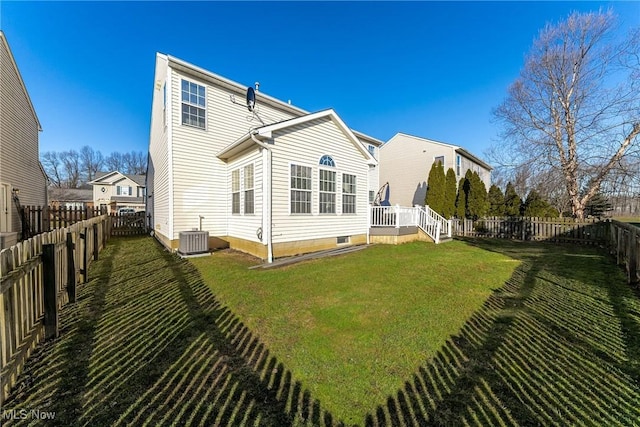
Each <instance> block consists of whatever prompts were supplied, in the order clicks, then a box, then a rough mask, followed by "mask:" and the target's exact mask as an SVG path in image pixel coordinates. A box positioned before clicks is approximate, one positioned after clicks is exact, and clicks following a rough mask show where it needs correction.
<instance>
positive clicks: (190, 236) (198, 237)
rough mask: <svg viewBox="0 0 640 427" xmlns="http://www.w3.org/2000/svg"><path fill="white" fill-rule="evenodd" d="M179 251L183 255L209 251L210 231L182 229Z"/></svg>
mask: <svg viewBox="0 0 640 427" xmlns="http://www.w3.org/2000/svg"><path fill="white" fill-rule="evenodd" d="M178 252H179V253H180V254H182V255H196V254H202V253H207V252H209V232H208V231H181V232H180V234H179V246H178Z"/></svg>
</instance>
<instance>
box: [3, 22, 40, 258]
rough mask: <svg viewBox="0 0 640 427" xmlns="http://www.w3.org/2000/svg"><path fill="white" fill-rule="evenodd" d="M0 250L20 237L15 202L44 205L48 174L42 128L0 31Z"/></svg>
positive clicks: (18, 214)
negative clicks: (41, 153)
mask: <svg viewBox="0 0 640 427" xmlns="http://www.w3.org/2000/svg"><path fill="white" fill-rule="evenodd" d="M0 106H1V108H2V110H1V114H0V249H1V248H5V247H8V246H11V245H13V244H15V243H17V241H18V240H19V238H20V236H21V231H22V223H21V219H20V212H19V211H18V203H19V204H21V205H22V206H26V205H34V206H46V205H47V176H46V174H45V172H44V169H42V165H41V164H40V160H39V147H38V133H39V132H40V131H41V130H42V128H41V126H40V121H39V120H38V116H37V115H36V112H35V110H34V108H33V104H32V103H31V99H30V97H29V93H28V92H27V88H26V87H25V85H24V81H23V80H22V76H21V75H20V71H19V70H18V66H17V64H16V61H15V59H14V57H13V54H12V53H11V49H10V48H9V44H8V43H7V39H6V38H5V35H4V33H3V32H2V31H0Z"/></svg>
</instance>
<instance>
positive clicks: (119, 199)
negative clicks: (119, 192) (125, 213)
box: [111, 196, 144, 203]
mask: <svg viewBox="0 0 640 427" xmlns="http://www.w3.org/2000/svg"><path fill="white" fill-rule="evenodd" d="M111 201H112V202H120V203H144V197H127V196H111Z"/></svg>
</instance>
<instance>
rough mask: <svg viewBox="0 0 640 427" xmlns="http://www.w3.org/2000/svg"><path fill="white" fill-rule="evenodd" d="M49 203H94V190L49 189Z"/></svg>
mask: <svg viewBox="0 0 640 427" xmlns="http://www.w3.org/2000/svg"><path fill="white" fill-rule="evenodd" d="M49 201H52V202H92V201H93V190H83V189H80V188H55V187H53V188H49Z"/></svg>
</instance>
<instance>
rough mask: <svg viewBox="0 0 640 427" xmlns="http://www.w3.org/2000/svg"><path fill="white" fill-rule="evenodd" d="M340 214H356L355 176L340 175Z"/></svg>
mask: <svg viewBox="0 0 640 427" xmlns="http://www.w3.org/2000/svg"><path fill="white" fill-rule="evenodd" d="M342 213H347V214H353V213H356V176H355V175H348V174H346V173H345V174H342Z"/></svg>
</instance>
